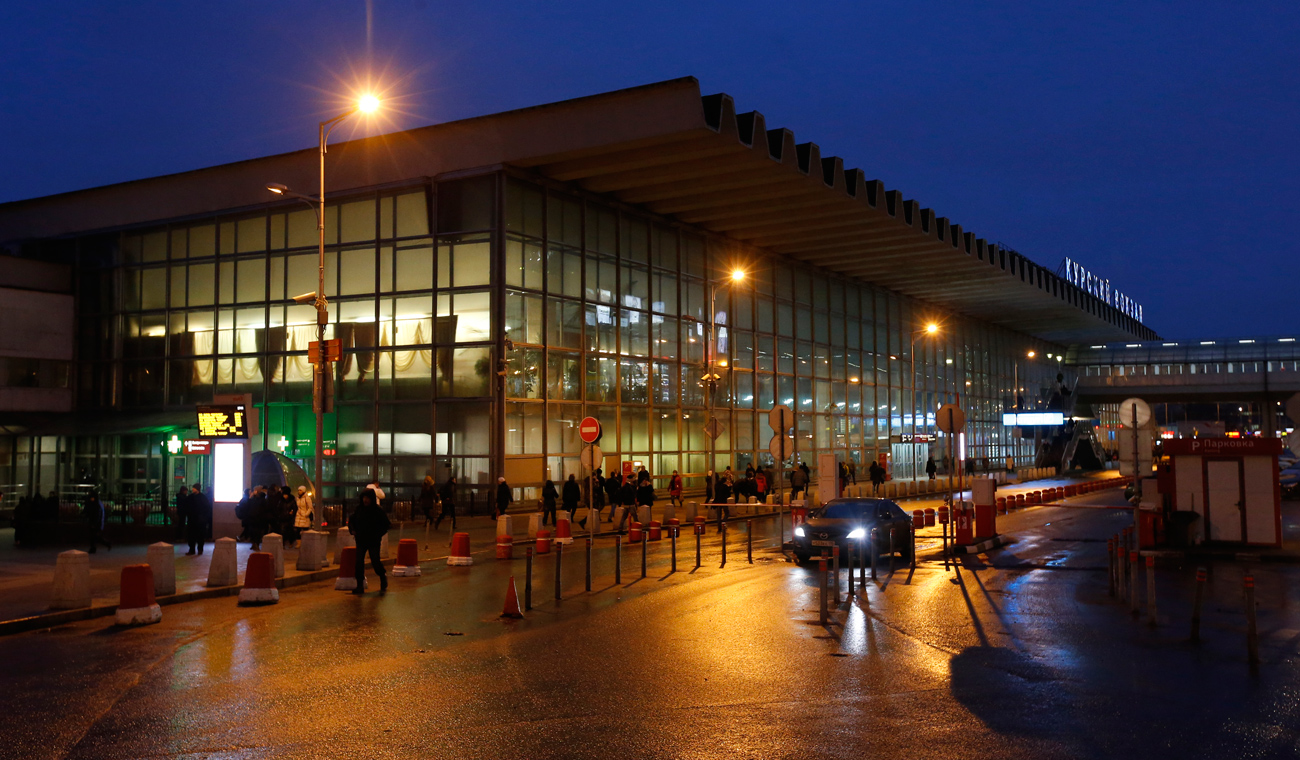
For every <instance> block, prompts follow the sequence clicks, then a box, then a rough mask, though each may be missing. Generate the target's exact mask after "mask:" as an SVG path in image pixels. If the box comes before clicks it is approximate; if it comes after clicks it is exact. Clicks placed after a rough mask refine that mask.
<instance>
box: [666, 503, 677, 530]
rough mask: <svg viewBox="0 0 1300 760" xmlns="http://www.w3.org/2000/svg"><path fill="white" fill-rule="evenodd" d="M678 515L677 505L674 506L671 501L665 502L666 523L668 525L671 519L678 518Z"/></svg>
mask: <svg viewBox="0 0 1300 760" xmlns="http://www.w3.org/2000/svg"><path fill="white" fill-rule="evenodd" d="M676 517H677V507H676V506H674V505H673V504H672V503H671V502H669V503H668V504H665V505H664V516H663V523H664V525H667V524H668V521H669V520H673V519H676Z"/></svg>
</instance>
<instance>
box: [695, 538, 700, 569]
mask: <svg viewBox="0 0 1300 760" xmlns="http://www.w3.org/2000/svg"><path fill="white" fill-rule="evenodd" d="M695 569H696V570H699V569H700V532H699V531H698V530H697V531H695Z"/></svg>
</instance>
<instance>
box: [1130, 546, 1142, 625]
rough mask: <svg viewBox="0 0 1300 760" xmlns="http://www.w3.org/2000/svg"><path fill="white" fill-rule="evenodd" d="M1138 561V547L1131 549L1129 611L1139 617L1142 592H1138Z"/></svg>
mask: <svg viewBox="0 0 1300 760" xmlns="http://www.w3.org/2000/svg"><path fill="white" fill-rule="evenodd" d="M1138 562H1139V559H1138V551H1137V549H1129V554H1128V566H1129V569H1128V572H1129V586H1130V587H1131V588H1130V592H1131V596H1130V597H1129V605H1128V611H1129V612H1130V613H1132V615H1133V617H1137V616H1138V615H1139V614H1141V613H1139V612H1138V607H1139V605H1140V604H1141V603H1142V601H1141V596H1142V594H1141V593H1139V592H1138V585H1137V576H1138Z"/></svg>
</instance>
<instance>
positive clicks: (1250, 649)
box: [1245, 573, 1259, 673]
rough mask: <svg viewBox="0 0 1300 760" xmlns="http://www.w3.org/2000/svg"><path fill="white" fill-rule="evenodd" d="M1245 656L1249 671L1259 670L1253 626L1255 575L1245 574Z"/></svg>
mask: <svg viewBox="0 0 1300 760" xmlns="http://www.w3.org/2000/svg"><path fill="white" fill-rule="evenodd" d="M1245 582H1246V658H1247V660H1248V661H1249V662H1250V672H1252V673H1255V672H1257V671H1258V670H1259V630H1258V629H1257V628H1256V626H1255V576H1254V575H1251V574H1249V573H1247V574H1246V578H1245Z"/></svg>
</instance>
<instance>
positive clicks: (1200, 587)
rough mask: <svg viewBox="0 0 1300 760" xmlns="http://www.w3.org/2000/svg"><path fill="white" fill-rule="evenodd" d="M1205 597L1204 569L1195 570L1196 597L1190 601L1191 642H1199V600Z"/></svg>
mask: <svg viewBox="0 0 1300 760" xmlns="http://www.w3.org/2000/svg"><path fill="white" fill-rule="evenodd" d="M1204 595H1205V568H1203V567H1198V568H1196V596H1195V598H1194V600H1193V601H1192V641H1197V642H1199V641H1200V640H1201V600H1202V597H1203V596H1204Z"/></svg>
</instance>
